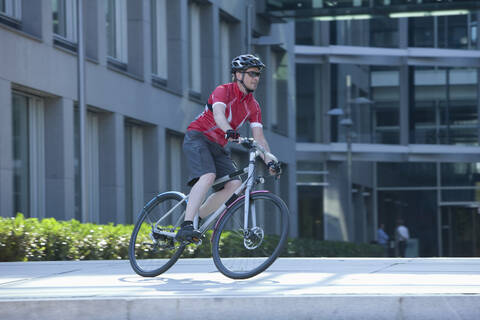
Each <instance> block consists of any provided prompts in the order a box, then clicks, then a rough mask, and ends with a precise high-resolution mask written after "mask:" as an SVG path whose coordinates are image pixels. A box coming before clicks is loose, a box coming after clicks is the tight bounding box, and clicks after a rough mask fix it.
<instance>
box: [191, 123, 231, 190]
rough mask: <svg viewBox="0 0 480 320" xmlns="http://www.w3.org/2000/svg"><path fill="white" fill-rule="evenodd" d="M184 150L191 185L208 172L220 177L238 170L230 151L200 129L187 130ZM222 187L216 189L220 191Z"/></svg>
mask: <svg viewBox="0 0 480 320" xmlns="http://www.w3.org/2000/svg"><path fill="white" fill-rule="evenodd" d="M183 152H184V153H185V156H186V158H187V167H188V185H189V186H193V185H194V184H195V183H196V182H197V181H198V179H199V178H200V177H201V176H202V175H204V174H206V173H215V174H216V176H217V179H218V178H221V177H223V176H226V175H228V174H231V173H233V172H235V171H236V170H237V169H236V167H235V164H234V163H233V161H232V159H231V158H230V155H229V153H228V152H227V151H226V150H225V149H224V148H223V147H222V146H221V145H219V144H218V143H215V142H212V141H210V140H208V139H207V137H205V136H204V135H203V133H201V132H200V131H195V130H189V131H187V133H186V134H185V138H184V140H183ZM222 187H223V186H218V187H215V188H214V189H215V190H216V191H218V190H220V189H221V188H222Z"/></svg>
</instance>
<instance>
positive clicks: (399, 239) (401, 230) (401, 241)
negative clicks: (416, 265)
mask: <svg viewBox="0 0 480 320" xmlns="http://www.w3.org/2000/svg"><path fill="white" fill-rule="evenodd" d="M408 239H410V234H409V233H408V228H407V227H406V226H404V223H403V219H398V220H397V229H396V230H395V242H396V243H397V249H398V254H399V256H400V257H402V258H405V251H406V249H407V243H408Z"/></svg>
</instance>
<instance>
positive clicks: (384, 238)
mask: <svg viewBox="0 0 480 320" xmlns="http://www.w3.org/2000/svg"><path fill="white" fill-rule="evenodd" d="M389 239H390V237H389V236H388V234H387V233H386V232H385V225H384V224H383V223H381V224H380V227H379V228H378V230H377V241H378V244H379V245H381V246H382V247H383V250H384V252H383V256H384V257H388V240H389Z"/></svg>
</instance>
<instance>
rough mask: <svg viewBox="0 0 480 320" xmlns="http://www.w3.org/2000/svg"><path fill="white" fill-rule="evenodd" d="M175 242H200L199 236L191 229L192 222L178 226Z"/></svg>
mask: <svg viewBox="0 0 480 320" xmlns="http://www.w3.org/2000/svg"><path fill="white" fill-rule="evenodd" d="M175 240H177V241H188V242H198V241H200V234H199V232H198V231H197V230H194V229H193V222H192V221H185V222H183V223H182V225H181V226H180V230H178V232H177V234H176V235H175Z"/></svg>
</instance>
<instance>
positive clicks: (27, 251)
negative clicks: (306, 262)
mask: <svg viewBox="0 0 480 320" xmlns="http://www.w3.org/2000/svg"><path fill="white" fill-rule="evenodd" d="M132 230H133V225H114V224H107V225H96V224H92V223H80V222H79V221H77V220H71V221H57V220H55V219H54V218H48V219H43V220H38V219H36V218H28V219H25V218H24V216H23V215H22V214H18V215H17V216H16V217H14V218H2V217H0V261H53V260H104V259H109V260H111V259H128V245H129V241H130V235H131V233H132ZM139 236H141V237H149V235H148V230H143V231H142V232H141V234H140V235H139ZM211 236H212V231H209V232H207V234H206V237H205V239H204V240H203V243H202V245H200V246H195V245H190V246H188V247H187V248H186V250H185V251H184V253H183V255H182V257H189V258H196V257H204V258H205V257H211V242H210V239H211ZM222 241H224V242H226V243H227V247H228V248H229V250H231V252H232V254H235V252H239V251H240V250H241V248H239V247H238V244H235V243H232V242H231V239H230V238H229V236H228V233H227V234H226V235H225V236H224V237H222ZM229 242H230V243H231V244H228V243H229ZM268 242H269V241H268V239H267V240H266V241H265V245H268ZM145 252H146V257H147V256H148V250H145ZM382 255H383V249H382V247H380V246H378V245H371V244H355V243H350V242H338V241H318V240H313V239H290V240H289V241H288V244H287V247H286V249H285V250H284V251H283V253H282V256H285V257H372V256H373V257H375V256H377V257H381V256H382Z"/></svg>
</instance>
